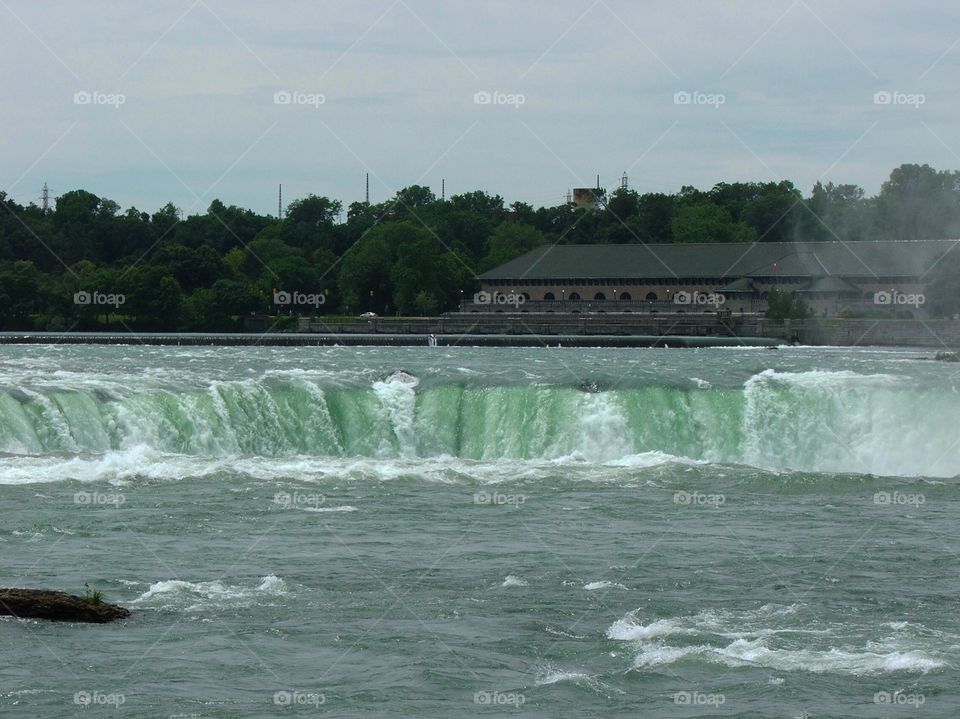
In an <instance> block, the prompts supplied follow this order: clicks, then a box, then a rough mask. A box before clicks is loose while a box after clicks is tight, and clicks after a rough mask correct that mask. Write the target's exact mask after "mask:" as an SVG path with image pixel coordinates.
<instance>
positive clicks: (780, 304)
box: [766, 287, 813, 320]
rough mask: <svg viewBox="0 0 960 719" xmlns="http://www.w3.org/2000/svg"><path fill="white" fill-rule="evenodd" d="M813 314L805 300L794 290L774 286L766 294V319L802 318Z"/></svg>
mask: <svg viewBox="0 0 960 719" xmlns="http://www.w3.org/2000/svg"><path fill="white" fill-rule="evenodd" d="M812 315H813V312H812V310H811V309H810V306H809V305H808V304H807V301H806V300H804V299H803V298H802V297H801V296H800V295H798V294H797V293H795V292H787V291H785V290H781V289H779V288H777V287H774V288H772V289H771V290H770V292H769V293H768V294H767V314H766V316H767V319H771V320H786V319H795V320H803V319H806V318H808V317H811V316H812Z"/></svg>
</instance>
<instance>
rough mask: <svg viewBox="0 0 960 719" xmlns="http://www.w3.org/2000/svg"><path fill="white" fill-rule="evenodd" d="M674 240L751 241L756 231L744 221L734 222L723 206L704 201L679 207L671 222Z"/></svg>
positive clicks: (754, 237)
mask: <svg viewBox="0 0 960 719" xmlns="http://www.w3.org/2000/svg"><path fill="white" fill-rule="evenodd" d="M672 227H673V238H674V241H675V242H753V241H754V240H755V239H756V233H755V232H754V230H753V228H751V227H750V226H749V225H747V224H746V223H744V222H734V221H733V220H732V219H731V217H730V212H729V211H728V210H726V209H725V208H723V207H720V206H718V205H714V204H713V203H709V202H705V203H700V204H695V205H687V206H685V207H682V208H680V211H679V212H678V213H677V216H676V217H675V218H674V220H673V223H672Z"/></svg>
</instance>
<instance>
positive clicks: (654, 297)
mask: <svg viewBox="0 0 960 719" xmlns="http://www.w3.org/2000/svg"><path fill="white" fill-rule="evenodd" d="M647 299H648V300H650V301H652V302H656V300H657V293H656V292H648V293H647Z"/></svg>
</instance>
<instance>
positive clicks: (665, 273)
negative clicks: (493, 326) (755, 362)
mask: <svg viewBox="0 0 960 719" xmlns="http://www.w3.org/2000/svg"><path fill="white" fill-rule="evenodd" d="M958 243H960V240H926V241H917V242H758V243H729V244H720V243H709V244H707V243H704V244H692V243H690V244H669V245H653V244H649V245H648V244H631V245H543V246H541V247H538V248H536V249H535V250H531V251H530V252H528V253H526V254H525V255H521V256H520V257H517V258H515V259H513V260H510V261H509V262H507V263H505V264H503V265H501V266H500V267H497V268H495V269H492V270H490V271H489V272H484V273H483V274H481V275H480V276H479V279H481V280H488V281H493V280H504V281H506V280H514V281H520V280H525V279H527V280H564V279H620V278H623V279H627V278H655V279H672V278H696V277H705V278H729V279H735V278H738V277H755V278H759V277H781V278H785V277H804V278H811V277H822V276H828V277H829V276H836V277H848V278H861V279H867V280H869V279H875V278H884V277H913V278H917V277H921V276H923V275H925V274H926V273H927V272H928V271H929V270H930V269H931V268H933V266H934V265H935V264H936V263H937V261H938V260H939V258H940V257H942V256H943V254H944V253H946V252H947V251H948V250H951V248H953V247H955V246H957V244H958Z"/></svg>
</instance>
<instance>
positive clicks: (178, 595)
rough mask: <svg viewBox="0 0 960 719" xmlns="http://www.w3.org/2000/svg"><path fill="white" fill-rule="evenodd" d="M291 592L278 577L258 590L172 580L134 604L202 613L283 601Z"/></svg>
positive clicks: (265, 581)
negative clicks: (268, 599)
mask: <svg viewBox="0 0 960 719" xmlns="http://www.w3.org/2000/svg"><path fill="white" fill-rule="evenodd" d="M287 591H288V590H287V585H286V583H285V582H284V581H283V579H281V578H280V577H278V576H276V575H274V574H270V575H267V576H265V577H262V578H261V579H260V581H259V582H258V583H257V584H256V585H255V586H249V585H247V586H245V585H241V584H225V583H224V582H223V581H222V580H220V579H216V580H213V581H208V582H188V581H184V580H181V579H168V580H164V581H160V582H154V583H153V584H151V585H150V587H149V589H147V591H145V592H144V593H143V594H141V595H140V596H139V597H137V598H136V599H134V600H133V601H132V602H131V604H146V605H148V606H154V607H158V608H163V609H168V608H180V609H184V610H185V611H201V610H206V609H221V608H225V607H243V606H250V605H251V604H254V603H257V604H259V603H262V602H263V599H264V597H280V596H283V595H285V594H287Z"/></svg>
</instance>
